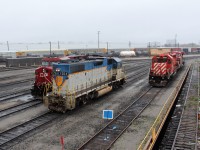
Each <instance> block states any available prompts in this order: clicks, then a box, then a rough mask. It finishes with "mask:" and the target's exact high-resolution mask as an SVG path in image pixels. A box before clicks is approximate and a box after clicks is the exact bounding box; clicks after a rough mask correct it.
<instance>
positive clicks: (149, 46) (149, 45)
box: [148, 42, 151, 57]
mask: <svg viewBox="0 0 200 150" xmlns="http://www.w3.org/2000/svg"><path fill="white" fill-rule="evenodd" d="M148 48H149V57H150V56H151V51H150V48H151V43H150V42H149V44H148Z"/></svg>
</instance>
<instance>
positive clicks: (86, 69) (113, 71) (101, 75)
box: [44, 57, 125, 112]
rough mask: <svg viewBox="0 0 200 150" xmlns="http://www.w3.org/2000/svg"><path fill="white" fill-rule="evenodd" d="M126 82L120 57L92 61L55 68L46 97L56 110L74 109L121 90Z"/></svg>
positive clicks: (58, 65)
mask: <svg viewBox="0 0 200 150" xmlns="http://www.w3.org/2000/svg"><path fill="white" fill-rule="evenodd" d="M124 82H125V74H124V71H123V69H122V62H121V60H120V59H119V58H105V57H102V58H93V59H89V60H86V61H83V62H77V63H57V64H54V65H53V88H52V92H50V93H48V94H47V96H46V97H45V98H44V103H45V105H46V106H47V107H48V108H49V109H50V110H53V111H58V112H65V111H66V110H72V109H74V108H76V107H77V106H79V105H82V104H85V103H87V102H88V101H89V100H91V99H94V98H98V97H100V96H101V95H104V94H106V93H108V92H110V91H111V90H112V89H115V88H118V87H119V86H121V85H123V84H124Z"/></svg>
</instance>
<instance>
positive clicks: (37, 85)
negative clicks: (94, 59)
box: [31, 55, 86, 96]
mask: <svg viewBox="0 0 200 150" xmlns="http://www.w3.org/2000/svg"><path fill="white" fill-rule="evenodd" d="M84 58H86V56H84V55H74V56H64V57H45V58H43V59H42V65H41V66H40V67H38V68H37V69H36V70H35V81H34V84H33V86H32V88H31V94H32V95H33V96H44V95H46V93H47V92H50V91H51V90H52V70H53V67H52V64H53V63H57V62H60V61H65V62H67V61H78V60H82V59H84Z"/></svg>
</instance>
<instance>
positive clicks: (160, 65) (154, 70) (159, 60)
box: [149, 51, 184, 87]
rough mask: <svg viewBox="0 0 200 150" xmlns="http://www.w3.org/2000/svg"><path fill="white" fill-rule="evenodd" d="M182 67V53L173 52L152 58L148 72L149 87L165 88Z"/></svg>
mask: <svg viewBox="0 0 200 150" xmlns="http://www.w3.org/2000/svg"><path fill="white" fill-rule="evenodd" d="M183 65H184V61H183V52H175V51H174V52H171V53H167V54H160V55H157V56H154V57H153V58H152V63H151V68H150V72H149V84H150V85H151V86H160V87H162V86H166V85H167V83H168V82H169V80H170V79H171V78H172V77H173V76H174V75H175V74H176V72H177V71H178V70H179V69H180V68H181V67H182V66H183Z"/></svg>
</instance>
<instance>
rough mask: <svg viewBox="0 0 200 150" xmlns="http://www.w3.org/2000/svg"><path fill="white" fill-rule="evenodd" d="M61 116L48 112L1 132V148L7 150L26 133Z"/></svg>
mask: <svg viewBox="0 0 200 150" xmlns="http://www.w3.org/2000/svg"><path fill="white" fill-rule="evenodd" d="M59 116H61V114H58V113H52V112H47V113H44V114H42V115H40V116H38V117H36V118H34V119H31V120H29V121H27V122H25V123H22V124H19V125H17V126H15V127H13V128H11V129H8V130H6V131H3V132H1V133H0V149H1V150H5V149H6V150H7V149H8V148H9V147H10V146H12V145H13V143H14V141H16V140H18V139H19V138H21V137H22V136H24V135H25V134H27V133H29V132H31V131H33V130H35V129H37V128H39V127H41V126H43V125H46V124H48V123H50V122H51V121H53V120H55V119H56V118H58V117H59Z"/></svg>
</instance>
